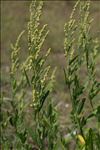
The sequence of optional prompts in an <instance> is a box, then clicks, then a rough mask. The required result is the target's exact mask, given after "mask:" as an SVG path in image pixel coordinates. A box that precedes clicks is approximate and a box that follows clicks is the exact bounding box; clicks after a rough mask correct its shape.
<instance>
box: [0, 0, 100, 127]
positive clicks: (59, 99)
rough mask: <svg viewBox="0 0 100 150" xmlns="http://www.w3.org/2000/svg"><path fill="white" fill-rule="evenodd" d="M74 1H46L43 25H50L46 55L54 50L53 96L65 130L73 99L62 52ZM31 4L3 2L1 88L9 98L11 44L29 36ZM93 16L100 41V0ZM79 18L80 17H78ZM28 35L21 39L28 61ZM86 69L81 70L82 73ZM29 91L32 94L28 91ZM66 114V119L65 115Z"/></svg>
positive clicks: (52, 61)
mask: <svg viewBox="0 0 100 150" xmlns="http://www.w3.org/2000/svg"><path fill="white" fill-rule="evenodd" d="M74 3H75V1H45V3H44V7H43V14H42V17H41V24H48V29H49V30H50V32H49V35H48V37H47V40H46V41H45V44H44V47H43V52H44V51H45V50H46V49H47V48H49V47H51V48H52V52H51V55H50V56H49V59H48V63H50V65H51V66H52V67H55V66H57V73H56V80H57V82H56V85H55V91H54V93H53V99H54V102H55V103H56V104H57V107H58V109H59V112H60V121H61V125H62V127H63V126H64V125H65V124H66V123H67V124H70V117H69V115H67V114H69V112H70V99H69V94H68V92H67V89H66V86H65V81H64V74H63V68H64V67H65V57H64V50H63V41H64V31H63V27H64V24H65V22H66V21H67V20H68V19H69V16H70V13H71V11H72V8H73V5H74ZM29 5H30V1H1V87H2V91H3V92H4V93H5V95H6V97H8V96H9V95H10V92H9V66H10V44H11V43H14V42H15V40H16V37H17V36H18V35H19V33H20V32H21V31H22V30H23V29H25V30H26V33H27V22H28V20H29ZM90 14H91V17H93V18H94V21H93V23H92V28H91V29H92V30H91V34H93V35H94V37H99V39H100V1H92V2H91V10H90ZM75 15H76V17H77V14H75ZM26 41H27V36H25V35H24V36H23V38H22V41H21V42H22V43H21V44H22V47H24V48H23V49H22V50H21V53H22V55H21V57H22V59H24V58H25V56H26V53H27V45H26ZM99 60H100V56H98V66H97V77H98V79H99V80H100V76H99V71H100V67H99V66H100V61H99ZM83 73H85V70H83V71H82V74H83ZM28 92H30V91H28ZM64 114H66V115H67V116H65V115H64Z"/></svg>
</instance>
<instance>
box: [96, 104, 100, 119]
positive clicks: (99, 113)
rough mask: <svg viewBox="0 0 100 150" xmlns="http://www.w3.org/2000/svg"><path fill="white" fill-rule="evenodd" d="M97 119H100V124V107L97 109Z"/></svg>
mask: <svg viewBox="0 0 100 150" xmlns="http://www.w3.org/2000/svg"><path fill="white" fill-rule="evenodd" d="M96 117H97V118H98V122H100V106H98V107H97V112H96Z"/></svg>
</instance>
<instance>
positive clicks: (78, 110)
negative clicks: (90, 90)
mask: <svg viewBox="0 0 100 150" xmlns="http://www.w3.org/2000/svg"><path fill="white" fill-rule="evenodd" d="M85 101H86V98H83V99H82V100H80V102H79V105H78V107H77V113H78V114H80V113H81V112H82V109H83V107H84V103H85Z"/></svg>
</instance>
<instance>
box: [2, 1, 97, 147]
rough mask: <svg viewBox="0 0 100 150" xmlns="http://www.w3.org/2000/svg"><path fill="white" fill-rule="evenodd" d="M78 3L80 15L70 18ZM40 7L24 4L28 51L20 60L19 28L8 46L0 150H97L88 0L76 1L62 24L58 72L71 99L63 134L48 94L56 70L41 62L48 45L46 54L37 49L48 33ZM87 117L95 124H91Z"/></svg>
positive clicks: (93, 42)
mask: <svg viewBox="0 0 100 150" xmlns="http://www.w3.org/2000/svg"><path fill="white" fill-rule="evenodd" d="M78 6H79V15H80V14H81V16H80V17H79V18H78V20H76V19H74V13H75V11H76V8H77V7H78ZM42 7H43V2H42V1H32V3H31V5H30V20H29V22H28V30H27V32H28V33H27V35H28V40H27V42H28V43H27V45H28V55H27V57H26V59H25V60H24V61H23V62H22V61H21V60H20V49H21V47H20V43H19V42H20V39H21V37H22V35H23V33H24V31H23V32H21V34H20V35H19V36H18V38H17V40H16V43H15V44H14V45H11V49H12V51H11V68H10V82H11V84H10V87H11V97H10V98H6V97H5V95H4V94H2V95H1V102H0V106H1V115H0V125H1V139H0V140H1V149H5V150H9V149H18V150H19V149H21V150H32V149H38V150H44V149H48V150H66V149H67V150H70V149H77V150H78V149H79V150H99V149H100V143H99V139H100V133H99V132H100V128H99V125H100V105H99V102H98V97H97V94H98V93H99V91H100V83H98V81H97V79H96V64H95V63H96V57H97V54H98V53H97V52H98V48H99V46H98V41H97V39H96V40H94V39H93V37H92V36H91V34H90V25H91V19H90V17H89V2H79V1H78V2H77V3H76V4H75V6H74V8H73V11H72V14H71V16H70V20H69V22H68V23H66V24H65V26H64V32H65V41H64V50H65V57H66V63H67V67H66V69H64V76H65V83H66V85H67V88H68V91H69V93H70V99H71V103H72V111H71V113H70V115H71V119H72V126H71V128H70V129H69V133H68V134H67V135H66V136H65V137H64V136H63V135H62V133H61V131H60V126H59V124H58V112H57V110H56V106H55V105H54V102H53V100H52V97H51V95H50V94H51V93H52V91H53V85H54V81H55V71H56V69H54V70H53V71H52V69H51V67H50V65H48V64H47V63H46V60H47V58H48V55H49V53H50V50H51V49H50V48H49V49H48V50H47V52H46V54H42V53H41V50H42V48H43V43H44V41H45V39H46V37H47V35H48V30H47V25H43V26H42V27H41V25H40V16H41V12H42ZM83 69H84V70H86V74H85V75H84V76H82V73H80V72H81V71H82V70H83ZM9 91H10V89H9ZM29 91H30V93H31V94H30V96H29V95H28V93H29ZM96 97H97V98H96ZM6 101H7V102H6ZM6 103H7V105H8V108H6V107H5V105H6ZM87 104H88V105H89V106H88V105H87ZM87 107H89V110H90V111H89V112H87ZM28 113H29V115H30V116H29V118H28ZM92 119H94V120H93V121H95V123H96V125H95V127H94V126H91V120H92ZM90 126H91V127H90ZM71 144H72V147H71V146H70V145H71Z"/></svg>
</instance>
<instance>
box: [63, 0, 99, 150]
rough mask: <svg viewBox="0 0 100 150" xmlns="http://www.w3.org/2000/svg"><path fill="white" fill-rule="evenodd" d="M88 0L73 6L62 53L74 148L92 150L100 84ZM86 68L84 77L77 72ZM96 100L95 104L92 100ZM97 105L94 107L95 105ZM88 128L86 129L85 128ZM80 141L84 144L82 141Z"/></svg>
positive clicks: (96, 49)
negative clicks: (65, 67) (97, 76)
mask: <svg viewBox="0 0 100 150" xmlns="http://www.w3.org/2000/svg"><path fill="white" fill-rule="evenodd" d="M78 5H79V8H80V10H79V14H80V15H81V16H80V17H79V19H78V20H75V19H74V16H73V15H74V12H75V10H76V8H77V6H78ZM89 5H90V4H89V2H79V1H78V2H77V3H76V5H75V6H74V9H73V12H72V14H71V16H70V20H69V22H68V23H66V24H65V27H64V31H65V42H64V49H65V56H66V62H67V69H66V70H64V74H65V82H66V85H67V87H68V90H69V93H70V98H71V102H72V111H71V119H72V124H73V129H72V130H75V131H76V136H75V138H76V137H78V139H79V140H80V142H78V141H77V138H76V149H86V150H90V149H91V150H92V149H93V150H94V149H99V145H98V146H97V144H96V141H99V139H94V137H97V134H98V136H100V135H99V126H98V124H99V120H98V119H97V116H96V115H93V114H94V112H95V111H96V112H97V110H98V108H99V107H100V105H99V102H98V99H96V96H97V94H98V92H99V91H100V83H98V81H97V79H96V67H95V62H96V61H95V60H96V56H97V51H98V47H99V46H98V41H97V39H96V40H94V39H93V37H92V36H91V34H90V25H91V19H90V17H89ZM85 68H86V71H87V73H86V74H85V76H84V77H83V76H82V74H80V72H82V70H83V69H85ZM88 101H89V102H90V107H91V111H90V112H89V113H88V114H85V112H86V110H87V108H86V104H85V103H88ZM94 101H95V103H94ZM96 103H97V104H98V106H97V104H96ZM90 117H91V119H92V118H94V119H95V120H98V121H96V126H95V127H93V128H92V127H91V128H90V127H88V126H89V125H91V123H90V120H91V119H90ZM86 127H87V130H85V128H86ZM82 143H83V144H82Z"/></svg>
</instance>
